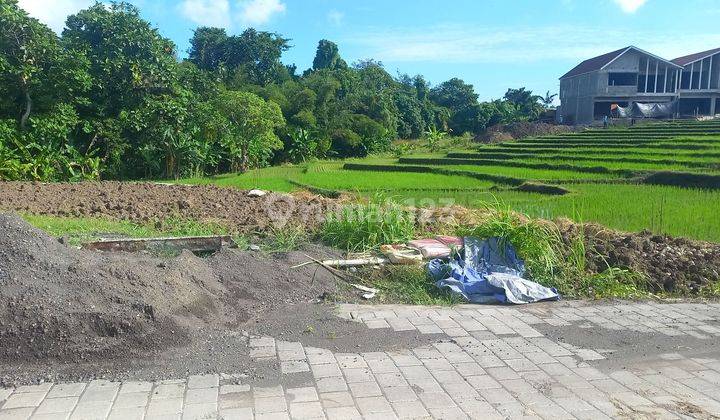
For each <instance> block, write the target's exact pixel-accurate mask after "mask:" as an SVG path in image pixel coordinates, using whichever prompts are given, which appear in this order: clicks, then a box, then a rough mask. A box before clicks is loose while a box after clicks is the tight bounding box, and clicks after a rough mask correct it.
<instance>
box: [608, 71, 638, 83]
mask: <svg viewBox="0 0 720 420" xmlns="http://www.w3.org/2000/svg"><path fill="white" fill-rule="evenodd" d="M637 78H638V75H637V73H610V74H609V75H608V86H635V85H636V84H637Z"/></svg>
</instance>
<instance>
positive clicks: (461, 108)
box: [430, 78, 484, 134]
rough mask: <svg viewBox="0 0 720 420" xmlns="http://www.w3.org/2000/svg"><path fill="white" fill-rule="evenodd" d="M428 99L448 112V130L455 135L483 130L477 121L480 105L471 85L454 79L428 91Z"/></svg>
mask: <svg viewBox="0 0 720 420" xmlns="http://www.w3.org/2000/svg"><path fill="white" fill-rule="evenodd" d="M430 99H431V100H432V101H433V102H434V103H436V104H437V105H440V106H442V107H445V108H447V109H449V110H450V120H449V121H448V126H449V128H450V129H451V130H452V131H453V132H454V133H455V134H462V133H465V132H475V133H476V132H479V131H480V130H482V129H483V128H484V126H483V124H482V123H481V121H480V120H479V116H480V104H479V103H478V94H477V93H475V89H474V88H473V85H471V84H468V83H465V82H464V81H463V80H461V79H458V78H454V79H450V80H448V81H447V82H444V83H442V84H440V85H439V86H437V87H435V88H433V89H432V90H431V91H430Z"/></svg>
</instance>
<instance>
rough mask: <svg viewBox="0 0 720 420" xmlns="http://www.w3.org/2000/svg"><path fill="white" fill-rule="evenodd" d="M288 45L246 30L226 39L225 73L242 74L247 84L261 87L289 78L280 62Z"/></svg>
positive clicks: (269, 35) (277, 38)
mask: <svg viewBox="0 0 720 420" xmlns="http://www.w3.org/2000/svg"><path fill="white" fill-rule="evenodd" d="M289 42H290V40H289V39H287V38H283V37H282V36H281V35H279V34H276V33H271V32H261V31H256V30H255V29H253V28H249V29H246V30H245V31H244V32H243V33H242V34H240V35H236V36H231V37H228V38H227V40H226V42H225V44H226V46H225V59H224V63H225V65H226V66H227V68H228V69H229V70H231V71H235V72H240V73H244V75H245V80H247V81H248V82H250V83H254V84H258V85H261V86H264V85H267V84H268V83H271V82H273V81H278V78H280V77H282V76H288V77H289V74H288V69H287V68H286V67H285V66H284V65H283V64H282V63H281V62H280V57H282V53H283V52H285V51H287V50H288V49H290V44H289ZM241 79H242V78H241Z"/></svg>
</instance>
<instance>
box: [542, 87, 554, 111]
mask: <svg viewBox="0 0 720 420" xmlns="http://www.w3.org/2000/svg"><path fill="white" fill-rule="evenodd" d="M557 96H558V94H557V93H553V94H552V95H551V94H550V91H549V90H548V91H547V92H546V93H545V97H542V98H540V102H542V104H543V106H544V107H545V109H554V107H553V102H555V98H557Z"/></svg>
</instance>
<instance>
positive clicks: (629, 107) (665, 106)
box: [557, 46, 720, 124]
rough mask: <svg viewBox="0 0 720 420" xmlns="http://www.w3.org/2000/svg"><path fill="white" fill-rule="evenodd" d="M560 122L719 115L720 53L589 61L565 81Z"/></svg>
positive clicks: (632, 53) (632, 50)
mask: <svg viewBox="0 0 720 420" xmlns="http://www.w3.org/2000/svg"><path fill="white" fill-rule="evenodd" d="M560 104H561V105H560V108H559V109H558V113H557V118H558V119H559V120H561V121H562V122H565V123H569V124H588V123H591V122H593V121H595V120H599V119H602V118H603V117H605V116H616V117H617V116H621V117H665V118H668V117H679V116H704V115H711V116H714V115H715V114H716V113H717V112H720V48H715V49H713V50H708V51H703V52H699V53H695V54H690V55H686V56H684V57H678V58H676V59H674V60H666V59H664V58H662V57H658V56H657V55H654V54H651V53H649V52H647V51H643V50H641V49H640V48H637V47H633V46H630V47H627V48H622V49H619V50H617V51H613V52H609V53H607V54H603V55H600V56H597V57H594V58H590V59H588V60H585V61H583V62H582V63H580V64H578V65H577V66H576V67H575V68H573V69H572V70H570V71H569V72H567V73H566V74H565V75H563V76H562V77H561V78H560Z"/></svg>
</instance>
